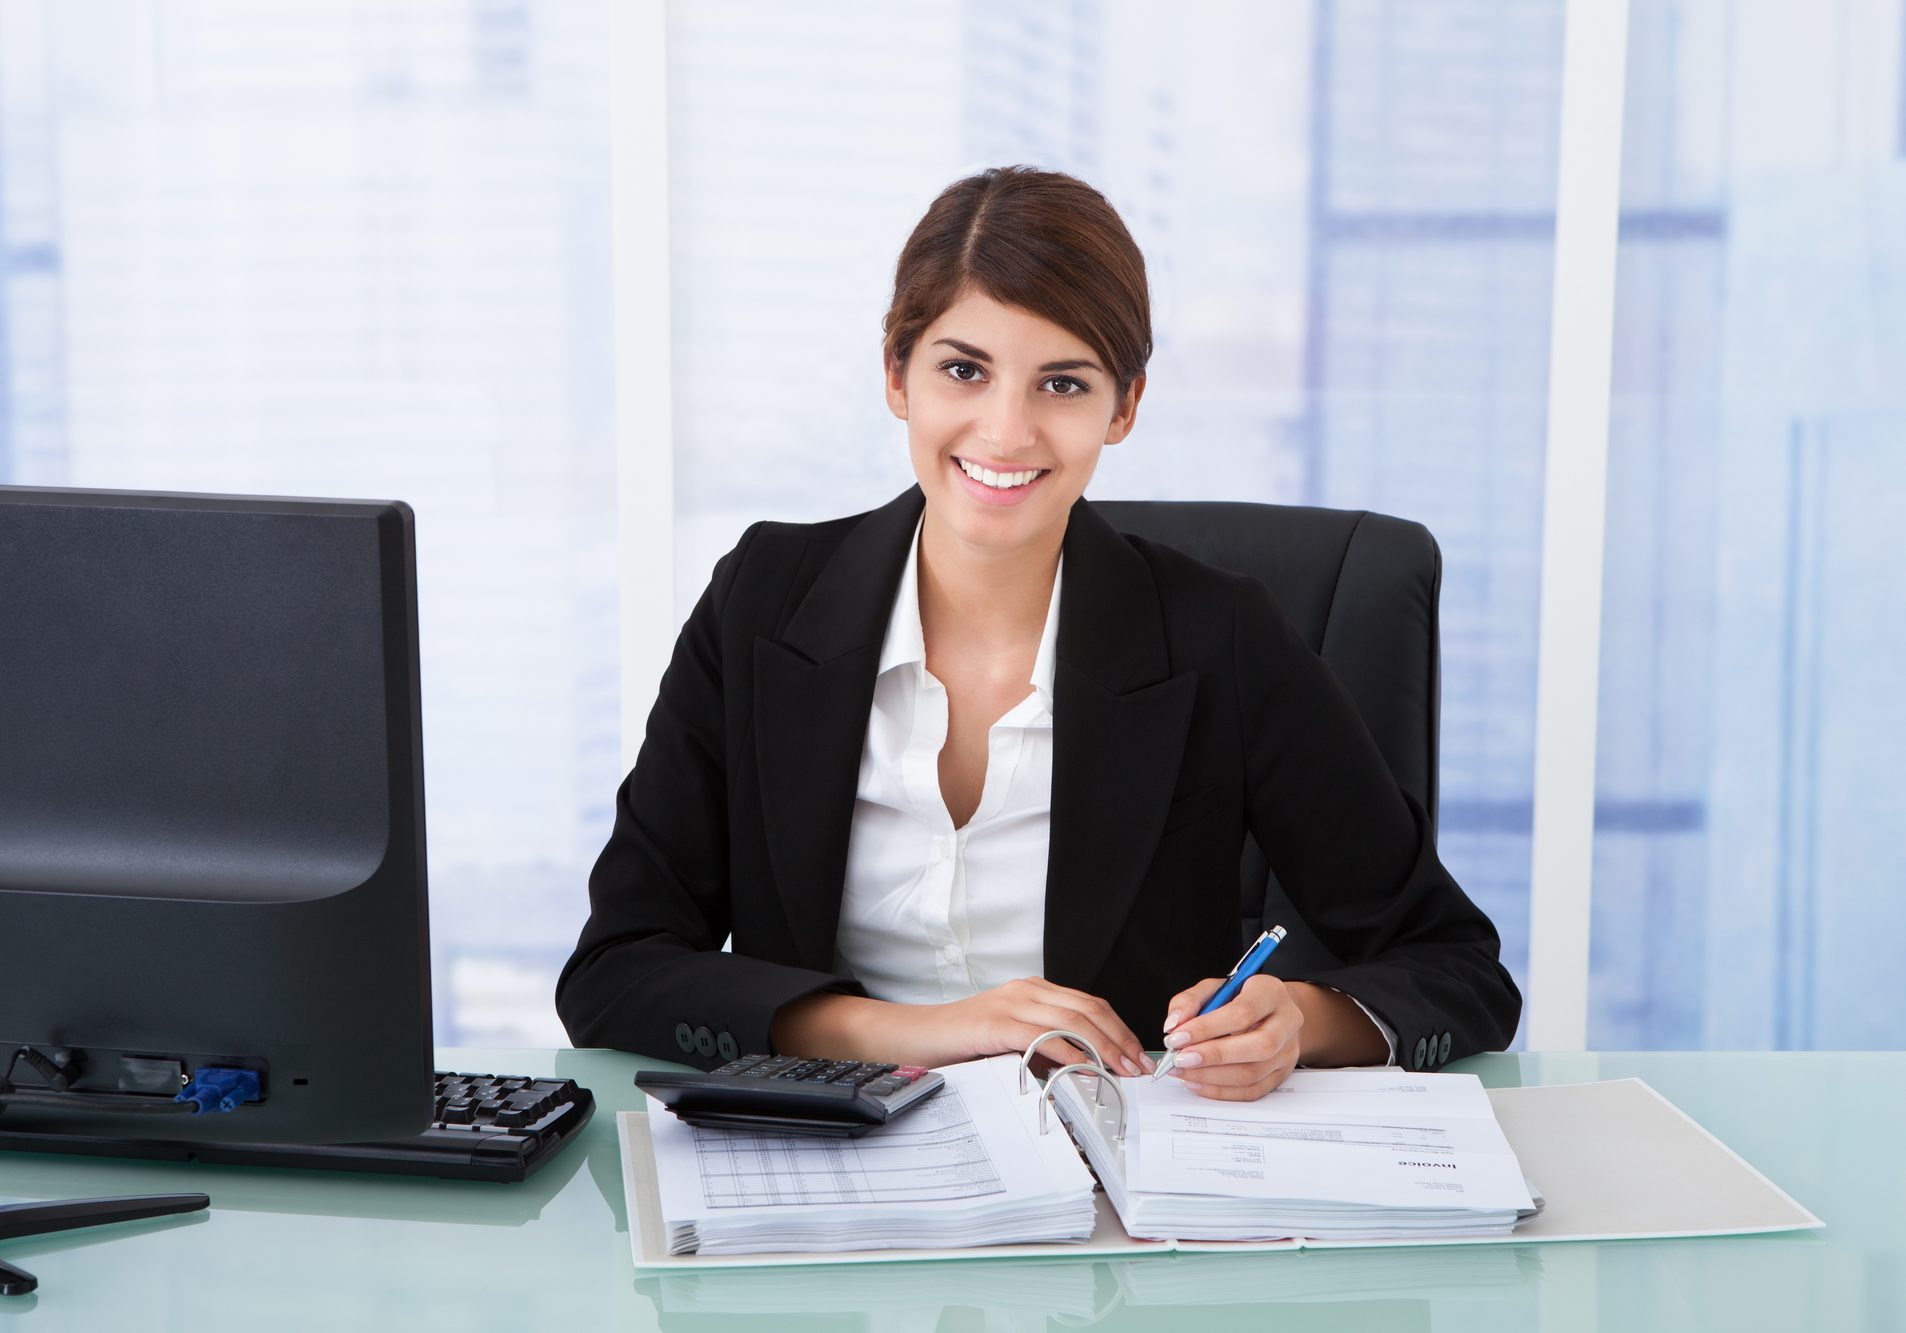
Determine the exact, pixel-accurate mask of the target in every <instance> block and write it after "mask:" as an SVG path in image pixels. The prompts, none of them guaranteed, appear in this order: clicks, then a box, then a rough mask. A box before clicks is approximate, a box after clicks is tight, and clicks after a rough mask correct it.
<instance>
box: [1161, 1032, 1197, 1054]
mask: <svg viewBox="0 0 1906 1333" xmlns="http://www.w3.org/2000/svg"><path fill="white" fill-rule="evenodd" d="M1190 1040H1191V1038H1189V1037H1187V1036H1186V1035H1185V1034H1184V1033H1182V1032H1173V1033H1169V1034H1168V1035H1167V1036H1166V1037H1165V1049H1166V1050H1168V1051H1175V1050H1177V1049H1178V1048H1179V1047H1180V1046H1183V1045H1184V1044H1185V1043H1186V1042H1187V1041H1190Z"/></svg>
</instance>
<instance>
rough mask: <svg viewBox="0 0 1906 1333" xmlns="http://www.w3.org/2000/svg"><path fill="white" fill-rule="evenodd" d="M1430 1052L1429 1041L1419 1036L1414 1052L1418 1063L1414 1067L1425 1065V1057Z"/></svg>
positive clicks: (1419, 1067)
mask: <svg viewBox="0 0 1906 1333" xmlns="http://www.w3.org/2000/svg"><path fill="white" fill-rule="evenodd" d="M1428 1053H1429V1043H1428V1042H1427V1041H1425V1040H1424V1039H1423V1038H1421V1037H1418V1038H1417V1039H1416V1050H1415V1051H1414V1052H1413V1054H1414V1056H1415V1059H1416V1063H1415V1065H1414V1066H1413V1067H1414V1068H1416V1069H1421V1068H1422V1067H1423V1060H1424V1057H1425V1056H1426V1055H1427V1054H1428Z"/></svg>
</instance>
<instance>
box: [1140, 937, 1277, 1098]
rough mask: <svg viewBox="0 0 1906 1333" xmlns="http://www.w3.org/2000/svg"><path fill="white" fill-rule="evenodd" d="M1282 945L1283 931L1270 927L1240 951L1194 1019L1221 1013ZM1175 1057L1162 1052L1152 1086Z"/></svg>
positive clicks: (1171, 1053)
mask: <svg viewBox="0 0 1906 1333" xmlns="http://www.w3.org/2000/svg"><path fill="white" fill-rule="evenodd" d="M1283 942H1284V928H1283V927H1282V926H1272V927H1271V928H1270V929H1269V930H1267V931H1265V932H1264V933H1263V934H1262V935H1259V936H1258V937H1257V943H1255V944H1253V945H1252V946H1251V947H1250V948H1248V949H1246V950H1245V951H1244V957H1242V958H1240V959H1238V965H1237V966H1236V967H1234V968H1232V969H1231V975H1230V976H1229V977H1227V978H1226V979H1225V982H1224V984H1223V985H1222V986H1220V987H1218V993H1217V994H1216V995H1213V996H1212V997H1211V998H1210V999H1208V1000H1206V1001H1205V1002H1204V1008H1202V1009H1200V1010H1199V1011H1198V1017H1199V1018H1203V1017H1204V1016H1205V1015H1206V1014H1208V1013H1210V1012H1211V1011H1212V1010H1213V1009H1222V1008H1223V1007H1224V1006H1225V1005H1227V1004H1229V1003H1231V1001H1232V1000H1233V999H1234V998H1235V997H1236V996H1237V993H1238V992H1239V991H1241V990H1243V989H1244V983H1245V982H1247V981H1249V980H1250V979H1251V978H1252V977H1254V976H1256V975H1257V974H1258V973H1259V972H1260V971H1262V970H1263V968H1264V964H1265V962H1266V961H1268V960H1269V958H1270V956H1271V950H1273V949H1275V948H1276V947H1277V946H1278V945H1280V944H1282V943H1283ZM1177 1057H1178V1052H1176V1051H1166V1052H1165V1058H1164V1059H1162V1060H1160V1061H1159V1062H1158V1068H1157V1069H1155V1070H1153V1071H1152V1082H1154V1083H1156V1082H1157V1081H1158V1080H1159V1079H1161V1078H1163V1077H1164V1076H1165V1071H1166V1070H1168V1069H1170V1068H1171V1064H1172V1061H1173V1060H1175V1059H1177Z"/></svg>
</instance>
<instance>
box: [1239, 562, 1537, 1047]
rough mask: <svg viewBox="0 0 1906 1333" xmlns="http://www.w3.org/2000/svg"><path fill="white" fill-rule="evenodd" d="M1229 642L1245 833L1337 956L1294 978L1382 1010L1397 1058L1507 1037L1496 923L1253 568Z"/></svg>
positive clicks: (1514, 1017) (1508, 987)
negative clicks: (1448, 861) (1449, 866)
mask: <svg viewBox="0 0 1906 1333" xmlns="http://www.w3.org/2000/svg"><path fill="white" fill-rule="evenodd" d="M1233 651H1234V653H1235V660H1234V662H1233V669H1234V671H1235V672H1236V673H1237V675H1236V680H1237V681H1238V696H1237V697H1238V707H1239V712H1240V715H1241V716H1240V718H1239V723H1240V729H1241V734H1242V736H1243V738H1244V762H1245V770H1246V772H1245V780H1246V792H1247V810H1248V818H1249V821H1250V826H1251V831H1252V833H1253V834H1255V835H1256V837H1257V840H1258V843H1259V845H1260V846H1261V847H1262V848H1263V849H1264V853H1265V857H1266V859H1267V860H1268V861H1269V862H1270V865H1271V869H1272V870H1273V871H1274V872H1275V873H1276V875H1277V879H1278V883H1279V884H1280V885H1282V886H1283V889H1284V891H1285V892H1286V893H1287V894H1289V895H1290V899H1291V902H1292V904H1293V905H1295V907H1296V908H1297V910H1298V911H1299V912H1300V913H1302V914H1303V917H1304V920H1305V921H1306V922H1307V923H1308V924H1309V925H1310V926H1311V928H1312V929H1313V930H1315V931H1316V932H1317V935H1318V937H1319V938H1320V939H1321V940H1322V941H1323V942H1324V943H1325V944H1326V945H1327V946H1329V948H1330V949H1331V950H1332V952H1334V953H1335V954H1336V955H1337V956H1338V957H1339V958H1343V959H1346V960H1347V962H1346V963H1345V965H1344V966H1343V967H1341V968H1336V969H1332V970H1329V971H1324V972H1320V973H1317V974H1315V975H1311V976H1307V977H1304V978H1301V979H1302V980H1305V981H1313V982H1316V983H1318V984H1320V985H1325V986H1330V987H1333V988H1334V989H1336V990H1340V991H1342V992H1344V993H1345V994H1346V995H1349V996H1350V997H1351V998H1352V999H1354V1000H1357V1001H1358V1002H1359V1003H1361V1004H1362V1005H1364V1006H1365V1007H1366V1008H1367V1009H1368V1010H1370V1011H1371V1012H1373V1013H1374V1014H1376V1015H1377V1016H1378V1017H1380V1018H1381V1019H1382V1020H1383V1021H1384V1022H1385V1023H1388V1024H1389V1025H1390V1027H1391V1028H1392V1029H1393V1030H1394V1031H1395V1033H1396V1041H1397V1058H1398V1060H1399V1062H1400V1063H1402V1064H1404V1065H1408V1066H1412V1067H1415V1068H1429V1067H1431V1066H1433V1065H1439V1064H1442V1063H1444V1062H1445V1061H1447V1060H1453V1059H1457V1058H1459V1057H1460V1056H1463V1055H1472V1054H1475V1053H1476V1052H1478V1051H1487V1050H1501V1049H1502V1048H1503V1047H1505V1046H1507V1045H1508V1044H1509V1042H1510V1040H1511V1039H1512V1038H1513V1037H1514V1035H1515V1030H1516V1023H1517V1021H1518V1019H1519V1018H1520V1016H1521V1013H1522V996H1521V993H1520V992H1519V991H1517V989H1516V985H1515V982H1514V981H1513V980H1512V979H1511V978H1510V976H1509V973H1508V970H1507V969H1506V968H1504V967H1503V966H1502V963H1501V961H1500V957H1499V955H1500V953H1501V941H1500V939H1499V938H1498V936H1497V934H1496V929H1495V927H1494V926H1493V925H1491V924H1490V921H1489V918H1488V917H1487V916H1485V915H1484V914H1483V913H1482V911H1481V909H1480V908H1478V907H1477V906H1476V905H1475V904H1474V903H1473V902H1471V901H1470V900H1469V897H1468V895H1467V894H1465V893H1464V892H1463V891H1462V889H1461V888H1460V887H1459V886H1458V885H1457V883H1456V881H1455V879H1454V878H1452V877H1451V875H1450V873H1449V871H1448V870H1446V869H1445V868H1444V866H1443V863H1442V861H1441V860H1440V859H1439V858H1438V857H1437V855H1436V844H1435V838H1434V836H1433V834H1432V832H1431V829H1430V823H1429V817H1428V815H1427V814H1426V812H1425V811H1424V810H1423V808H1422V806H1421V805H1420V804H1419V803H1418V802H1417V801H1416V800H1415V799H1414V798H1412V797H1411V796H1409V795H1408V794H1407V793H1405V792H1404V791H1403V790H1402V788H1400V787H1399V786H1398V785H1397V783H1396V779H1395V777H1394V776H1393V775H1392V774H1391V772H1390V769H1389V765H1388V764H1387V763H1386V762H1385V760H1384V758H1383V754H1382V752H1381V751H1380V750H1379V749H1378V748H1377V744H1376V741H1375V740H1374V739H1373V738H1372V737H1371V735H1370V733H1369V730H1368V728H1366V727H1365V726H1364V724H1363V719H1362V718H1361V716H1360V715H1359V714H1358V712H1357V709H1356V704H1355V703H1354V702H1353V701H1352V700H1351V698H1350V695H1349V692H1348V691H1347V690H1345V689H1344V687H1343V685H1342V683H1341V682H1339V681H1338V679H1337V678H1336V676H1335V675H1333V674H1332V673H1331V671H1330V668H1329V667H1328V666H1326V665H1325V664H1324V662H1323V660H1322V659H1321V658H1319V657H1318V656H1317V655H1316V654H1315V653H1313V652H1312V651H1311V650H1310V647H1309V645H1307V644H1306V643H1305V642H1304V641H1303V639H1302V638H1300V637H1299V636H1298V634H1297V632H1296V630H1295V629H1293V628H1292V627H1291V625H1290V622H1289V621H1288V620H1287V619H1286V618H1285V617H1284V615H1283V613H1282V612H1281V611H1280V610H1279V609H1278V607H1277V605H1276V603H1275V602H1274V601H1273V600H1272V598H1271V595H1270V593H1269V592H1268V591H1267V590H1266V589H1265V587H1264V585H1263V584H1261V583H1259V582H1257V581H1256V580H1255V579H1244V580H1241V585H1240V588H1239V592H1238V601H1237V603H1236V610H1235V619H1234V626H1233ZM1292 979H1293V980H1296V979H1298V978H1292ZM1445 1040H1447V1052H1446V1053H1445V1050H1444V1046H1445ZM1419 1042H1420V1043H1421V1047H1420V1048H1419V1046H1418V1043H1419ZM1419 1049H1421V1050H1422V1052H1423V1054H1424V1056H1425V1057H1426V1058H1424V1059H1423V1060H1421V1061H1420V1062H1419V1061H1418V1060H1417V1059H1416V1058H1415V1056H1416V1052H1417V1051H1418V1050H1419ZM1431 1052H1434V1053H1435V1058H1433V1059H1432V1058H1427V1057H1428V1056H1429V1054H1430V1053H1431Z"/></svg>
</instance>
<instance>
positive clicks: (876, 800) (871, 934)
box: [834, 514, 1065, 1004]
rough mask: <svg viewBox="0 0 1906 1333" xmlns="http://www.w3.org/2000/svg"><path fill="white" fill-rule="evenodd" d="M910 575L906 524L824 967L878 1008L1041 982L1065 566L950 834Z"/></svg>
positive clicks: (938, 694) (941, 694)
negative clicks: (1024, 678)
mask: <svg viewBox="0 0 1906 1333" xmlns="http://www.w3.org/2000/svg"><path fill="white" fill-rule="evenodd" d="M924 521H925V515H924V514H922V523H924ZM919 569H920V527H919V526H918V525H916V526H915V528H914V534H913V545H912V547H911V549H910V550H909V551H908V554H907V567H906V569H905V570H903V571H902V572H901V575H900V588H899V590H898V592H896V593H895V595H894V601H893V613H892V615H891V616H890V617H889V619H888V621H887V637H886V640H885V642H884V643H883V644H882V646H881V650H880V665H879V669H878V675H877V677H876V680H875V682H874V703H873V711H872V712H871V714H870V715H869V717H868V719H867V740H866V744H865V746H864V747H863V748H862V750H861V757H860V781H859V785H858V787H857V788H856V790H855V793H854V823H853V829H852V832H851V834H850V836H849V839H848V844H847V878H846V885H845V892H844V894H843V896H842V899H841V915H840V928H839V931H838V933H837V935H836V937H835V956H834V969H835V971H837V972H839V973H841V974H843V975H846V976H851V977H853V978H854V979H856V980H857V981H859V982H860V983H861V984H862V985H863V986H865V987H866V988H867V993H868V994H869V995H871V996H873V997H874V998H875V999H878V1000H893V1001H897V1002H900V1003H906V1004H940V1003H943V1002H945V1001H948V1000H960V999H965V998H966V997H967V996H969V995H977V994H978V993H979V992H981V991H983V990H989V989H991V988H992V987H994V986H999V985H1003V984H1004V983H1006V982H1008V981H1011V980H1013V979H1014V978H1016V977H1033V976H1043V975H1045V940H1046V851H1047V842H1048V831H1049V828H1050V824H1051V811H1052V676H1053V661H1054V657H1053V653H1054V651H1055V648H1056V645H1057V638H1058V632H1059V594H1060V582H1061V578H1062V576H1063V574H1064V569H1065V560H1064V557H1063V556H1061V558H1060V561H1059V569H1058V570H1057V571H1055V573H1054V575H1053V580H1052V597H1051V600H1050V601H1049V602H1048V604H1047V607H1046V624H1045V628H1044V629H1043V630H1042V631H1041V632H1040V635H1039V652H1038V655H1037V656H1036V657H1035V658H1034V659H1033V667H1032V678H1031V681H1030V682H1029V683H1030V684H1031V685H1032V693H1031V694H1030V695H1028V696H1027V697H1026V698H1025V699H1023V700H1021V701H1020V702H1019V703H1017V704H1015V705H1014V706H1013V707H1012V708H1010V709H1009V710H1007V712H1006V715H1005V716H1004V717H1002V718H1000V719H999V720H998V721H997V722H995V723H993V725H992V727H991V729H990V730H988V732H987V735H986V780H985V784H984V785H983V786H982V788H981V790H980V798H979V806H978V808H977V809H975V810H974V812H973V817H972V818H971V819H969V820H968V821H967V822H966V825H965V827H963V828H958V829H956V828H954V827H953V818H952V816H951V815H949V814H948V813H947V809H946V800H945V798H944V797H943V796H942V795H941V793H940V751H941V749H942V748H944V747H945V745H946V729H947V696H946V687H945V686H944V685H942V684H941V683H940V682H939V681H938V680H936V679H934V676H933V673H932V672H930V671H928V670H927V665H926V636H925V633H924V631H923V630H922V629H921V625H920V579H919Z"/></svg>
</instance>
